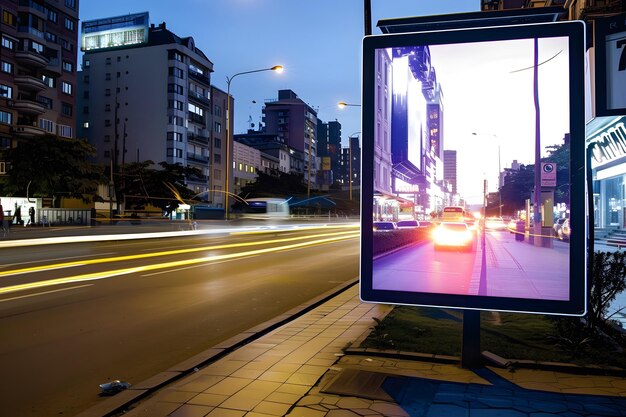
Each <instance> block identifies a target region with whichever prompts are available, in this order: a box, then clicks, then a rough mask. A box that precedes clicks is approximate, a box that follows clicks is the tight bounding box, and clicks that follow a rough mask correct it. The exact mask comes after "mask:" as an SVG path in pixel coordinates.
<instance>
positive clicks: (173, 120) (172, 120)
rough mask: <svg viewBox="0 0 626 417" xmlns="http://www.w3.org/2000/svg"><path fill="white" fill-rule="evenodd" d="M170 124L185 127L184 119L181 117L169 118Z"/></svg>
mask: <svg viewBox="0 0 626 417" xmlns="http://www.w3.org/2000/svg"><path fill="white" fill-rule="evenodd" d="M168 124H170V125H176V126H182V125H183V118H182V117H179V116H168Z"/></svg>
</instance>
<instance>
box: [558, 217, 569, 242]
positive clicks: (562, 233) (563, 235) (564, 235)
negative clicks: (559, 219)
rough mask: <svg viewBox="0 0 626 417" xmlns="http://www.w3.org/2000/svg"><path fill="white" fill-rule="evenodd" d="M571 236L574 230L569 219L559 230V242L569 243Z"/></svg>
mask: <svg viewBox="0 0 626 417" xmlns="http://www.w3.org/2000/svg"><path fill="white" fill-rule="evenodd" d="M571 234H572V229H571V227H570V225H569V219H565V221H564V222H563V225H562V226H561V227H560V228H559V231H558V238H559V240H565V241H568V240H569V238H570V235H571Z"/></svg>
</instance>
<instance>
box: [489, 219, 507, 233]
mask: <svg viewBox="0 0 626 417" xmlns="http://www.w3.org/2000/svg"><path fill="white" fill-rule="evenodd" d="M485 228H486V229H487V230H504V229H506V223H504V219H503V218H502V217H487V218H486V219H485Z"/></svg>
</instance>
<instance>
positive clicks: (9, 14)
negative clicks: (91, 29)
mask: <svg viewBox="0 0 626 417" xmlns="http://www.w3.org/2000/svg"><path fill="white" fill-rule="evenodd" d="M78 8H79V1H78V0H55V1H51V0H50V1H46V0H20V1H17V0H1V1H0V11H1V13H2V20H1V21H0V37H1V42H2V43H1V46H0V149H7V148H11V147H15V146H19V143H20V141H21V140H33V139H36V138H37V137H41V136H44V135H54V136H57V137H64V138H75V137H76V70H77V68H76V61H77V58H76V54H77V44H78ZM8 168H9V167H8V161H3V160H2V156H0V175H1V174H4V173H6V171H7V169H8Z"/></svg>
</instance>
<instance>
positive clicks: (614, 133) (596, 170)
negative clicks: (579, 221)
mask: <svg viewBox="0 0 626 417" xmlns="http://www.w3.org/2000/svg"><path fill="white" fill-rule="evenodd" d="M587 132H588V134H587V151H588V152H589V153H590V154H591V169H592V177H593V210H594V227H596V228H618V229H626V116H615V117H602V118H596V119H595V120H594V121H593V123H592V124H591V125H589V126H588V129H587Z"/></svg>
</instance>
